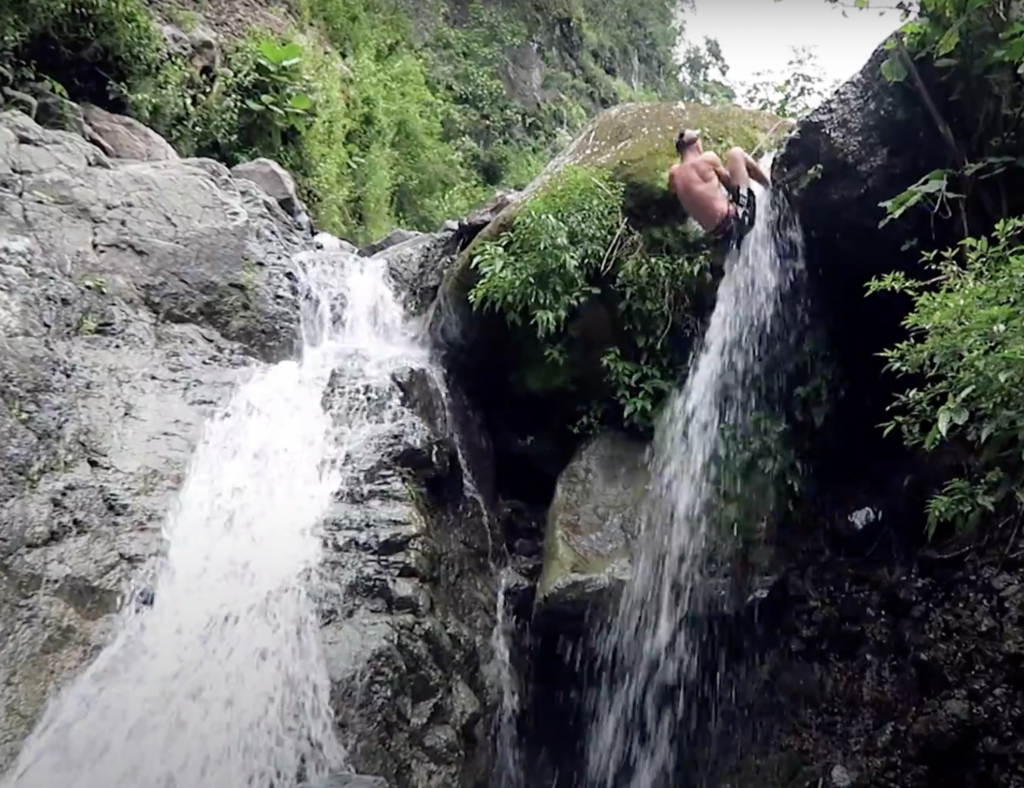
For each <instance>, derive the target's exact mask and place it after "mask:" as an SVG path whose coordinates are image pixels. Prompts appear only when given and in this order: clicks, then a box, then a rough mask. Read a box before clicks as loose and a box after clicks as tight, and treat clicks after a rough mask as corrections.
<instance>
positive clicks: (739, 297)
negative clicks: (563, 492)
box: [587, 162, 803, 788]
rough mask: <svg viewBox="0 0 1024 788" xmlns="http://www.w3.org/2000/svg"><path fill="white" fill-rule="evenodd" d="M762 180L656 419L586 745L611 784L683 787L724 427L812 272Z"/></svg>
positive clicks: (746, 417) (739, 414)
mask: <svg viewBox="0 0 1024 788" xmlns="http://www.w3.org/2000/svg"><path fill="white" fill-rule="evenodd" d="M763 166H766V165H763ZM768 168H770V162H768V164H767V166H766V169H768ZM754 188H755V191H756V193H757V200H758V206H757V217H756V224H755V227H754V228H753V230H752V231H751V232H750V234H749V235H748V236H747V237H746V238H745V239H744V242H743V244H742V248H741V250H740V251H739V253H738V254H737V253H735V252H733V253H732V254H731V255H730V257H729V259H728V260H727V261H726V270H725V274H724V277H723V279H722V282H721V284H720V286H719V288H718V296H717V301H716V304H715V308H714V312H713V314H712V316H711V320H710V323H709V325H708V328H707V331H706V333H705V335H704V338H703V342H702V344H701V346H700V348H699V349H698V350H697V353H696V356H695V361H694V363H693V365H692V367H691V370H690V374H689V377H688V379H687V381H686V384H685V386H684V387H683V388H682V390H680V391H678V392H677V393H675V394H673V396H672V397H671V398H670V400H669V402H668V404H667V405H666V407H665V412H664V413H663V414H662V417H661V421H660V423H659V425H658V428H657V435H656V439H655V445H654V451H653V460H652V490H651V491H650V494H649V496H648V500H647V501H646V507H645V512H644V531H643V535H642V538H641V539H640V540H639V544H638V548H637V550H636V551H635V553H634V557H633V571H632V576H631V578H630V581H629V583H628V584H627V585H626V588H625V590H624V593H623V597H622V600H621V602H620V605H619V609H618V611H617V614H616V616H615V618H614V620H613V621H612V623H611V625H610V626H609V628H608V630H607V631H606V632H605V634H604V636H603V642H602V643H601V651H602V656H603V659H604V661H605V663H606V667H607V669H608V670H609V674H610V675H608V676H607V677H606V679H605V683H604V684H603V685H602V687H601V689H600V691H599V693H598V697H597V698H596V701H595V703H594V709H593V712H594V714H593V717H594V719H593V721H592V730H591V731H590V737H589V740H588V752H587V765H588V778H589V780H590V782H591V783H592V784H593V785H596V786H601V788H612V786H619V785H628V786H630V787H631V788H662V787H663V786H667V785H674V784H675V781H674V778H673V773H674V770H675V768H676V764H677V750H678V747H679V746H680V744H681V736H680V731H681V730H682V726H683V725H684V724H685V723H686V722H687V719H686V718H687V713H688V704H689V703H693V702H694V699H693V698H688V697H687V693H686V692H685V689H681V688H685V681H686V679H688V678H689V677H691V676H692V674H693V671H694V668H695V664H696V659H697V651H696V649H697V644H696V643H695V642H694V634H693V630H692V629H690V628H687V627H686V626H684V619H685V618H686V617H687V616H692V615H693V614H699V613H700V612H701V610H702V609H703V608H704V604H705V602H706V595H707V593H708V591H707V588H706V583H705V582H704V581H705V578H704V576H703V572H704V570H705V559H706V557H707V547H708V541H709V537H711V536H712V534H711V533H710V532H709V521H710V520H711V518H712V515H713V512H711V511H710V508H711V506H712V505H713V502H714V495H715V469H716V463H717V461H718V460H719V458H720V455H721V452H722V449H723V447H722V445H721V442H722V436H723V433H724V432H725V429H727V428H730V427H741V428H742V427H743V426H744V425H745V424H746V423H747V422H749V421H750V418H751V416H752V414H753V413H754V411H755V409H756V407H757V405H758V398H759V386H761V385H762V384H763V379H762V378H763V376H764V375H765V372H766V366H767V358H768V356H769V355H771V353H770V352H769V351H770V350H771V349H772V348H771V347H770V345H772V343H776V342H778V341H779V335H780V330H779V328H780V323H781V322H782V318H783V317H784V315H783V304H784V299H785V296H786V294H787V292H788V291H789V289H790V286H791V285H792V284H793V283H794V281H795V280H796V279H797V278H798V277H799V276H800V275H801V273H802V269H803V251H802V238H801V236H800V231H799V227H798V226H797V225H796V223H795V222H794V221H793V220H792V218H791V217H790V216H789V215H788V213H786V211H785V209H784V208H783V206H782V204H781V203H780V202H778V201H776V200H774V199H770V196H769V195H768V194H767V193H766V192H765V190H763V189H761V188H760V187H758V186H757V185H756V184H755V186H754ZM781 333H782V334H784V333H785V332H784V331H783V332H781Z"/></svg>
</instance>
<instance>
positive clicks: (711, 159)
mask: <svg viewBox="0 0 1024 788" xmlns="http://www.w3.org/2000/svg"><path fill="white" fill-rule="evenodd" d="M701 158H703V159H704V161H706V162H707V163H708V164H710V165H711V168H712V169H713V170H714V171H715V175H717V176H718V180H719V181H721V182H722V185H723V186H724V187H725V188H726V189H728V188H730V187H731V186H732V177H730V175H729V171H728V170H727V169H725V166H724V165H723V164H722V160H721V159H720V158H718V154H717V153H713V152H712V151H707V152H705V153H704V155H703V156H702V157H701Z"/></svg>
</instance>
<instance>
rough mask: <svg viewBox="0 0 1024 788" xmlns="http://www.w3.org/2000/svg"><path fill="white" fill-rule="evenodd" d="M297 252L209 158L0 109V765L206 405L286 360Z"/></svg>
mask: <svg viewBox="0 0 1024 788" xmlns="http://www.w3.org/2000/svg"><path fill="white" fill-rule="evenodd" d="M299 248H301V239H300V238H299V237H298V236H297V235H296V234H295V231H294V230H292V229H291V222H290V221H289V220H288V218H287V217H286V216H285V215H284V214H283V212H281V211H280V209H279V208H277V206H276V205H274V206H271V207H268V206H267V203H266V199H265V196H264V195H262V194H261V192H260V191H259V189H258V188H257V187H256V186H254V185H253V184H249V183H246V182H244V181H240V182H238V181H235V180H234V179H232V178H231V177H230V174H229V173H228V171H227V169H225V168H224V167H222V166H221V165H219V164H216V163H214V162H210V161H182V160H177V161H173V160H171V161H157V162H126V161H114V160H111V159H109V158H108V157H106V156H105V155H104V154H103V153H102V152H101V151H100V150H99V149H98V148H97V147H96V146H94V145H92V144H89V143H88V142H86V141H85V140H84V139H82V138H81V137H79V136H77V135H75V134H71V133H68V132H63V131H51V130H46V129H43V128H42V127H40V126H39V125H37V124H36V123H34V122H33V121H31V120H30V119H29V118H28V117H27V116H26V115H24V114H21V113H16V112H2V113H0V770H2V769H3V766H4V765H6V764H7V763H8V761H9V760H10V758H11V757H12V756H13V754H14V752H15V750H16V748H17V745H18V743H19V742H20V740H21V739H22V737H23V736H24V735H25V734H26V733H27V731H28V729H29V728H30V726H31V725H32V723H33V721H34V719H35V718H36V715H37V714H38V713H39V711H40V710H41V708H42V705H43V703H44V701H45V699H46V697H47V696H48V695H49V694H50V692H51V691H52V690H53V688H54V687H55V686H56V685H57V683H58V682H60V681H62V680H64V679H65V678H66V677H67V675H68V674H69V672H72V671H74V670H76V669H77V668H79V667H80V666H81V665H82V664H83V662H84V661H86V660H87V659H89V658H91V656H93V655H94V654H95V651H96V649H97V648H99V647H100V646H101V645H102V644H103V642H104V641H105V638H106V637H108V636H109V631H108V628H106V627H105V626H104V623H105V620H106V617H107V616H108V614H110V613H112V612H114V611H115V610H116V609H117V608H118V606H119V604H120V602H121V599H122V597H123V596H124V595H125V592H126V582H127V581H128V579H129V577H130V576H131V575H133V574H134V573H135V572H136V571H138V570H142V569H144V568H145V567H146V566H148V564H149V562H150V560H151V559H152V558H153V556H155V555H156V554H157V553H158V551H159V550H160V547H161V543H162V538H161V533H160V528H161V525H162V523H163V519H164V517H165V514H166V512H167V509H168V506H169V504H170V503H171V500H172V496H173V494H174V492H175V490H176V489H177V488H178V487H179V486H180V484H181V482H182V480H183V475H184V472H185V469H186V467H187V463H188V460H189V457H190V455H191V452H192V448H193V447H194V445H195V443H196V441H197V439H198V437H199V435H200V431H201V428H202V424H203V422H204V421H205V419H206V417H207V415H208V414H209V413H210V412H211V410H212V409H214V408H216V407H217V406H219V405H220V404H222V403H223V402H224V401H225V400H226V398H227V396H229V394H230V392H231V391H232V389H233V387H234V386H235V385H236V384H237V383H238V382H239V381H240V380H242V379H243V377H244V375H245V374H246V373H245V372H244V367H246V366H249V365H250V364H251V363H252V361H253V359H254V357H261V358H265V359H268V360H269V359H276V358H280V357H282V356H284V355H289V354H290V352H291V350H292V348H293V347H294V340H295V315H296V300H295V293H294V285H293V281H292V280H293V276H292V273H291V268H290V258H291V255H292V254H293V253H294V252H295V251H297V250H298V249H299ZM136 598H137V600H138V602H139V603H140V604H143V605H145V604H146V595H145V592H142V593H141V594H140V595H138V596H137V597H136ZM150 601H151V600H150Z"/></svg>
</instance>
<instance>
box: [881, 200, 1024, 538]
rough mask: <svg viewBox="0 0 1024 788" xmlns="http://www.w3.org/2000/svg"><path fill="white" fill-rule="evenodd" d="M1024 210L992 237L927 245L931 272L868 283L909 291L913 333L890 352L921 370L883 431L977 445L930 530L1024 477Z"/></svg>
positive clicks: (892, 363) (898, 369)
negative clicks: (936, 248) (925, 276)
mask: <svg viewBox="0 0 1024 788" xmlns="http://www.w3.org/2000/svg"><path fill="white" fill-rule="evenodd" d="M1022 231H1024V219H1021V218H1014V219H1006V220H1003V221H1000V222H999V223H998V224H997V226H996V228H995V232H994V233H993V234H992V236H991V237H990V238H986V237H981V238H966V239H963V240H962V241H961V242H960V243H959V244H958V245H957V246H956V247H954V248H952V249H946V250H943V251H941V252H934V253H928V254H926V255H925V260H926V262H927V264H928V266H929V268H930V270H932V271H933V272H934V274H935V276H934V278H932V279H930V280H928V281H919V280H914V279H910V278H908V277H907V276H906V275H904V274H902V273H893V274H889V275H887V276H885V277H882V278H879V279H876V280H874V281H872V282H871V283H870V285H869V292H870V293H874V292H880V291H889V292H897V293H905V294H907V295H909V296H910V297H911V299H912V301H913V308H912V310H911V311H910V313H909V314H908V315H907V317H906V318H905V320H904V325H905V326H906V328H907V329H908V330H909V332H910V337H909V338H908V339H906V340H905V341H903V342H901V343H899V344H898V345H896V346H895V347H893V348H891V349H889V350H887V351H886V352H885V354H884V355H885V358H886V360H887V362H888V369H890V370H891V371H893V372H895V373H897V374H899V375H903V376H913V379H914V383H913V384H912V385H911V387H910V388H908V389H907V390H906V391H904V392H903V393H901V394H899V395H898V397H897V398H896V402H895V403H894V406H893V409H894V410H895V411H896V414H895V415H894V416H893V418H892V419H891V420H890V421H889V422H888V423H887V424H886V425H885V430H886V431H887V432H888V431H891V430H893V429H899V430H900V431H901V433H902V435H903V438H904V440H905V442H906V443H907V445H909V446H920V447H922V448H923V449H925V450H929V451H930V450H934V449H936V448H937V447H939V446H940V445H941V444H942V443H944V442H946V441H948V440H954V439H955V440H959V441H964V442H966V443H967V444H968V445H970V446H972V447H974V450H975V451H974V457H975V461H974V462H973V463H972V467H969V468H968V469H967V470H968V473H969V478H967V479H957V480H954V481H953V482H951V483H950V484H949V485H948V486H947V488H946V489H945V490H944V491H943V492H942V494H941V495H940V496H939V497H938V498H936V499H935V500H933V501H932V504H931V506H930V507H929V530H930V532H932V533H933V532H934V530H935V528H936V527H937V526H938V525H939V524H941V523H942V522H945V521H955V522H957V523H958V524H959V525H961V526H970V525H973V524H974V523H976V522H977V520H978V518H979V517H980V516H981V514H982V513H983V512H984V511H989V510H991V509H992V508H993V507H994V506H995V505H996V504H997V503H999V502H1000V501H1001V500H1002V499H1003V498H1005V497H1006V496H1007V495H1008V494H1010V493H1017V491H1018V490H1020V489H1021V484H1022V482H1024V459H1022V454H1021V451H1022V449H1024V400H1022V396H1021V392H1022V391H1024V310H1022V295H1021V294H1022V293H1024V287H1022V286H1024V245H1022V243H1021V237H1020V234H1021V232H1022Z"/></svg>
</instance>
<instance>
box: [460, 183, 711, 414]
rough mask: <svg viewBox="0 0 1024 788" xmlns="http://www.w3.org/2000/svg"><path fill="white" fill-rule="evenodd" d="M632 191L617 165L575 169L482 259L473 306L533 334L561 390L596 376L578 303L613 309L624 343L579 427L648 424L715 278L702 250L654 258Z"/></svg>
mask: <svg viewBox="0 0 1024 788" xmlns="http://www.w3.org/2000/svg"><path fill="white" fill-rule="evenodd" d="M623 197H624V187H623V185H622V184H621V183H619V182H617V181H615V180H614V179H613V178H612V176H611V175H610V174H608V173H607V172H605V171H602V170H598V169H591V168H583V167H569V168H567V169H566V170H564V171H563V172H562V173H560V174H559V176H558V177H556V178H554V179H553V180H552V181H551V182H549V184H548V185H547V186H546V187H545V188H544V189H543V190H542V191H541V193H539V194H538V195H536V196H535V197H534V198H533V199H531V200H530V202H529V203H528V204H527V205H526V206H525V207H524V208H523V209H522V210H521V211H520V212H519V213H518V214H517V216H516V217H515V219H514V221H513V223H512V225H511V227H510V228H509V230H508V231H507V232H505V233H504V234H503V235H500V236H499V237H498V238H496V239H495V240H493V241H489V242H485V243H481V244H480V246H479V247H478V249H477V250H476V253H475V255H474V257H473V260H472V265H473V267H474V268H475V269H476V270H477V271H478V272H479V274H480V279H479V282H478V283H477V284H476V286H475V287H474V288H473V290H472V291H471V292H470V302H471V303H472V304H473V306H474V307H475V308H477V309H480V310H492V311H494V312H496V313H498V314H501V315H503V316H504V318H505V320H506V321H507V322H508V323H509V324H511V325H512V326H517V327H522V328H524V329H526V330H527V332H528V334H530V335H532V338H533V339H534V340H535V341H537V342H539V343H540V345H541V348H542V351H543V355H544V358H545V359H546V362H547V364H548V365H549V366H550V367H552V369H549V372H550V373H551V374H549V375H548V376H547V377H548V379H550V380H552V381H554V382H555V383H554V385H562V386H565V385H571V381H572V379H573V378H574V377H575V378H580V377H585V376H586V372H587V371H586V370H585V369H583V368H582V367H581V363H582V362H581V360H580V359H581V355H584V356H585V355H586V354H585V353H583V354H581V352H580V344H581V340H580V339H578V338H576V337H574V336H573V334H572V332H571V331H570V330H569V324H570V321H571V320H572V319H573V318H574V317H575V316H576V315H577V314H578V312H579V310H580V309H581V308H582V307H584V306H585V305H587V304H588V303H598V304H601V305H602V306H603V307H604V308H606V309H608V310H609V312H610V313H611V314H612V315H613V319H614V322H615V331H614V333H615V339H614V342H613V344H611V345H610V346H609V347H607V348H605V349H603V350H602V351H601V355H600V371H601V376H602V379H603V383H604V386H605V388H606V390H607V397H605V396H603V393H602V392H598V393H597V394H596V395H595V396H593V397H592V398H589V399H588V400H587V401H586V402H584V403H583V404H582V405H581V413H580V423H579V424H578V429H580V430H586V429H589V428H591V427H593V426H595V425H596V424H597V423H598V422H601V421H608V420H611V421H613V422H619V423H625V424H626V425H628V426H631V427H634V428H637V429H639V430H641V431H645V430H648V429H650V427H651V426H652V424H653V420H654V418H655V415H656V412H657V409H658V407H659V406H660V404H661V402H662V401H663V399H664V397H665V395H666V393H667V392H668V391H669V390H670V388H671V387H672V385H673V384H674V383H675V381H676V379H677V378H678V376H679V373H680V371H681V369H682V366H683V364H684V363H685V358H684V357H682V354H680V353H679V352H677V350H676V349H675V348H674V340H676V339H678V336H679V334H680V333H683V334H685V335H692V334H693V333H695V330H696V328H697V321H696V320H695V319H694V314H693V313H694V312H695V311H696V310H695V309H694V305H693V299H694V297H695V296H696V295H697V294H698V293H699V292H700V290H701V288H702V286H703V285H704V283H705V282H706V281H707V279H708V272H709V259H708V256H707V255H706V254H705V253H702V252H700V251H698V250H696V249H694V250H693V251H692V253H691V254H690V255H673V256H669V255H665V256H652V255H649V254H648V253H647V252H646V250H645V248H644V245H643V241H642V239H641V237H640V235H639V234H638V233H637V232H636V231H635V230H634V229H633V228H631V227H630V226H629V224H628V223H627V221H626V219H625V217H624V216H623V213H622V203H623ZM612 406H613V407H612Z"/></svg>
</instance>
